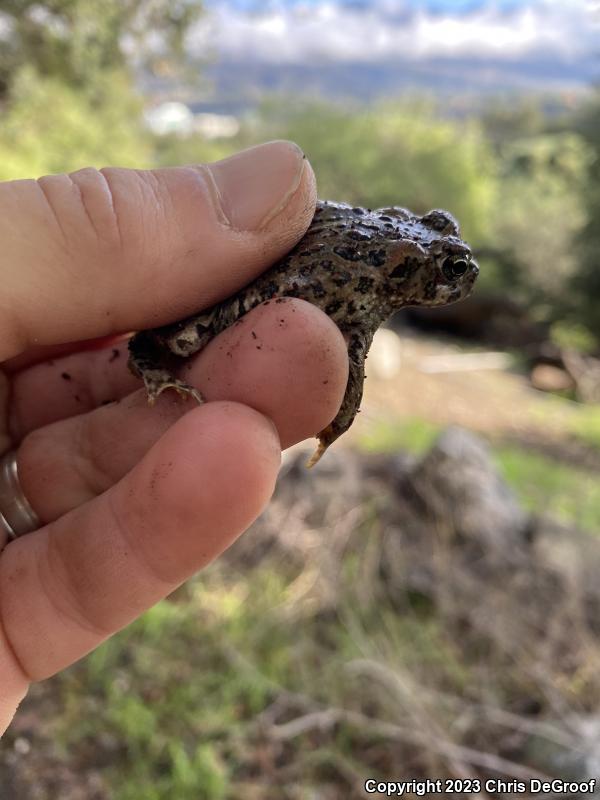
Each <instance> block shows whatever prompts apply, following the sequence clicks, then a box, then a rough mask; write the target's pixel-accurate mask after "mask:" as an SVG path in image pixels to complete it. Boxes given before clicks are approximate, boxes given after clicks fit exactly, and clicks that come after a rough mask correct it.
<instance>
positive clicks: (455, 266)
mask: <svg viewBox="0 0 600 800" xmlns="http://www.w3.org/2000/svg"><path fill="white" fill-rule="evenodd" d="M468 269H469V258H468V256H448V258H445V259H444V263H443V264H442V272H443V273H444V275H445V277H446V278H448V280H449V281H456V280H458V279H459V278H460V277H461V276H462V275H464V274H465V272H466V271H467V270H468Z"/></svg>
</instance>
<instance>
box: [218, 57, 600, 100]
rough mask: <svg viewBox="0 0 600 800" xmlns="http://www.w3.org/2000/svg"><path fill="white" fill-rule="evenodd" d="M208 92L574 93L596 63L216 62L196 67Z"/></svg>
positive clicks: (594, 73) (228, 95)
mask: <svg viewBox="0 0 600 800" xmlns="http://www.w3.org/2000/svg"><path fill="white" fill-rule="evenodd" d="M203 72H204V76H205V77H206V78H207V80H208V81H209V82H210V83H211V84H212V94H213V95H214V97H216V98H219V100H220V101H221V102H227V104H228V106H229V108H230V109H231V106H232V104H233V105H235V104H236V103H237V104H239V106H240V107H248V106H254V105H256V104H257V102H258V101H259V100H260V98H261V97H262V96H264V94H265V93H283V94H290V95H295V96H302V97H305V98H322V99H338V100H346V101H355V102H359V103H361V102H373V101H377V100H382V99H386V98H392V97H397V96H398V95H401V94H403V93H407V92H426V93H434V94H438V95H442V96H443V97H444V98H445V99H446V100H448V99H450V98H451V96H452V95H463V96H464V95H490V94H494V93H504V92H514V91H517V92H536V93H556V92H560V93H565V92H581V91H583V90H585V89H586V87H589V86H590V85H591V84H592V83H593V82H594V81H595V80H596V79H597V78H598V64H597V62H596V60H595V59H593V58H589V59H587V60H583V61H581V62H577V63H569V62H558V61H557V59H556V58H543V57H537V58H532V57H529V58H527V59H523V60H518V61H517V60H513V61H506V60H504V59H502V60H501V59H488V60H482V59H481V58H477V59H469V58H465V57H454V58H446V59H443V58H438V59H424V60H420V61H415V60H405V61H402V60H395V61H391V62H390V61H388V62H381V63H373V62H370V63H364V62H359V63H357V62H339V61H336V62H329V63H326V62H325V63H323V62H322V63H320V64H319V63H317V64H315V63H307V64H294V63H291V64H290V63H287V64H266V63H260V62H257V61H252V60H251V61H226V60H223V61H219V62H217V63H215V64H213V65H209V66H208V67H205V69H204V71H203Z"/></svg>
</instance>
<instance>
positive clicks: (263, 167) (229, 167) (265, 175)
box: [207, 141, 306, 231]
mask: <svg viewBox="0 0 600 800" xmlns="http://www.w3.org/2000/svg"><path fill="white" fill-rule="evenodd" d="M305 163H306V161H305V158H304V154H303V152H302V150H301V149H300V148H299V147H298V145H296V144H294V143H293V142H284V141H277V142H267V144H261V145H258V146H257V147H250V148H249V149H248V150H243V151H242V152H241V153H236V154H235V155H234V156H230V157H229V158H225V159H223V161H216V162H215V163H214V164H208V165H207V170H208V172H209V173H210V175H211V176H212V179H213V181H214V188H215V194H216V195H217V198H216V199H217V201H218V203H219V205H220V208H221V211H222V212H223V214H224V215H225V217H226V218H227V221H228V222H229V224H230V225H231V227H232V228H235V229H236V230H240V231H257V230H260V229H261V228H264V227H266V226H267V225H268V224H269V222H270V221H271V220H272V219H273V217H275V216H277V214H279V213H280V212H281V211H283V209H284V208H285V207H286V205H287V204H288V203H289V201H290V199H291V198H292V197H293V195H294V194H295V192H296V190H297V189H298V187H299V185H300V181H301V179H302V173H303V171H304V166H305Z"/></svg>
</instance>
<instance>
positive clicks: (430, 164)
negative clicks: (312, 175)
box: [265, 102, 496, 242]
mask: <svg viewBox="0 0 600 800" xmlns="http://www.w3.org/2000/svg"><path fill="white" fill-rule="evenodd" d="M265 113H266V114H267V117H268V118H270V121H269V122H268V123H267V130H268V132H269V133H270V134H271V135H277V136H283V137H286V138H292V139H294V140H295V141H297V142H298V143H299V144H300V146H301V147H303V148H304V150H305V152H306V153H307V155H308V157H309V158H310V160H311V163H312V165H313V166H314V167H315V171H316V173H317V177H318V181H319V193H320V196H321V197H331V198H332V199H343V200H346V201H348V202H350V203H359V204H361V205H364V206H367V207H373V208H376V207H377V206H384V205H406V206H408V207H410V208H411V209H412V210H414V211H415V212H418V213H424V212H426V211H429V210H430V209H431V208H436V207H443V208H446V209H448V210H449V211H451V212H452V213H453V214H455V215H456V217H457V218H458V219H459V220H460V222H461V225H462V228H463V230H464V234H465V236H467V237H468V238H469V239H470V240H471V241H474V242H476V241H481V240H484V239H485V238H486V235H487V228H488V226H489V221H490V219H491V217H492V209H493V207H494V203H495V200H494V198H495V192H496V164H495V161H494V157H493V155H492V153H491V151H490V148H489V147H488V145H487V142H486V140H485V137H484V135H483V133H482V131H481V128H480V126H479V125H478V124H477V122H475V121H460V122H458V121H454V120H449V119H444V118H442V117H440V116H439V115H437V114H436V113H435V110H434V109H433V108H432V107H431V106H429V105H427V104H425V103H413V102H404V103H395V104H389V105H385V106H381V107H378V108H375V109H373V110H368V111H364V112H359V113H353V112H352V111H347V110H344V109H336V108H332V107H328V106H324V105H313V106H306V107H304V108H303V109H300V110H298V111H292V112H289V113H288V112H287V111H286V110H285V109H282V108H281V107H278V106H274V107H271V108H268V109H266V112H265Z"/></svg>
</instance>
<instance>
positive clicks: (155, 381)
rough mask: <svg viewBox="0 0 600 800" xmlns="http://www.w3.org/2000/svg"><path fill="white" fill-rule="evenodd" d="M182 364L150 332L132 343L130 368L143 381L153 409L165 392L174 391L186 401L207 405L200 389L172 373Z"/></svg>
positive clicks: (136, 338)
mask: <svg viewBox="0 0 600 800" xmlns="http://www.w3.org/2000/svg"><path fill="white" fill-rule="evenodd" d="M182 361H183V359H178V358H177V356H174V355H173V354H171V353H169V352H168V351H167V350H165V349H164V348H161V347H160V345H159V344H158V343H157V342H156V340H155V338H154V337H153V335H152V332H150V331H140V333H136V334H135V336H133V337H132V338H131V339H130V340H129V361H128V366H129V369H130V370H131V371H132V372H133V374H134V375H137V376H138V377H139V378H142V380H143V381H144V385H145V387H146V392H147V393H148V402H149V403H150V405H154V403H155V402H156V398H157V397H158V396H159V394H160V393H161V392H164V390H165V389H175V391H176V392H177V393H178V394H179V395H180V396H181V397H183V398H188V397H193V398H194V400H197V402H198V403H204V398H203V397H202V394H201V392H199V391H198V389H195V388H194V387H193V386H190V385H189V384H188V383H185V382H184V381H180V380H179V378H176V377H175V376H174V375H173V373H172V370H175V369H176V367H177V365H178V363H180V362H182Z"/></svg>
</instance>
